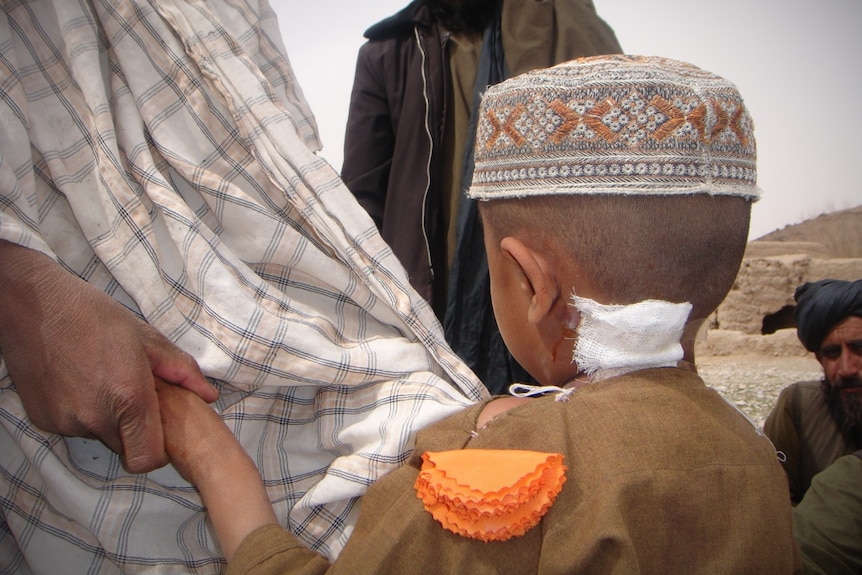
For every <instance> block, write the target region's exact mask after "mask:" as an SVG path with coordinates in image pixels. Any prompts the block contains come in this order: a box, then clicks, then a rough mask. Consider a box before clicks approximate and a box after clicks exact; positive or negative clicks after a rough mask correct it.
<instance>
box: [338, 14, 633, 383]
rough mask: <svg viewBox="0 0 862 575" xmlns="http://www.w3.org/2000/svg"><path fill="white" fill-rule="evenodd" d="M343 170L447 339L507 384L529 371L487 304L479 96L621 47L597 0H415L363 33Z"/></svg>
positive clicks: (484, 374)
mask: <svg viewBox="0 0 862 575" xmlns="http://www.w3.org/2000/svg"><path fill="white" fill-rule="evenodd" d="M365 36H366V37H367V38H368V42H366V43H365V44H364V45H363V46H362V48H360V51H359V55H358V58H357V65H356V76H355V79H354V85H353V93H352V95H351V102H350V111H349V115H348V120H347V132H346V135H345V143H344V163H343V167H342V173H341V176H342V178H343V179H344V182H345V183H346V184H347V187H348V188H349V189H350V190H351V192H352V193H353V194H354V195H355V196H356V198H357V200H358V201H359V203H360V204H361V205H362V206H363V207H364V208H365V209H366V210H367V211H368V213H369V214H370V215H371V217H372V218H373V219H374V221H375V223H376V224H377V227H378V228H379V229H380V231H381V234H382V236H383V238H384V239H385V240H386V241H387V242H388V243H389V245H390V246H392V249H393V251H394V252H395V255H396V256H398V259H399V260H400V261H401V263H402V264H403V265H404V266H405V268H406V269H407V272H408V274H409V277H410V282H411V284H412V285H413V287H414V288H415V289H416V290H417V291H418V292H419V293H420V294H421V295H422V297H423V298H424V299H425V300H426V301H427V302H428V303H429V304H431V305H432V306H433V308H434V311H435V313H436V314H437V317H438V318H440V319H441V321H443V322H444V327H445V331H446V339H447V341H448V342H449V344H450V345H451V346H452V348H453V349H454V350H455V352H457V353H458V354H459V355H460V356H461V357H462V358H463V359H464V361H465V362H466V363H467V364H468V365H469V366H470V367H471V368H472V369H473V370H474V371H475V372H476V374H477V375H478V376H479V377H480V378H481V379H482V381H484V382H485V384H486V386H488V388H489V390H490V391H492V392H494V393H497V392H501V391H504V390H505V389H506V386H508V384H509V383H511V382H513V381H525V380H527V379H529V376H528V375H527V374H526V372H525V371H524V370H523V369H522V368H521V367H520V366H519V365H517V363H516V362H515V361H514V360H513V359H512V358H511V356H510V355H509V353H508V351H507V350H506V347H505V345H504V344H503V341H502V338H501V337H500V335H499V330H498V329H497V326H496V322H495V320H494V314H493V311H492V310H491V303H490V293H489V287H488V285H489V284H488V273H487V262H486V260H485V252H484V246H483V245H482V229H481V224H480V223H479V220H478V214H477V212H476V209H475V205H474V204H473V202H472V201H470V200H468V199H466V198H465V197H464V194H463V186H462V182H469V181H470V176H471V174H472V143H473V131H474V128H473V127H474V126H475V119H474V118H472V113H471V112H472V110H473V109H474V107H476V106H474V104H475V102H476V100H477V98H478V95H479V94H481V92H483V91H484V89H485V88H486V87H487V86H488V85H491V84H495V83H497V82H499V81H501V80H503V79H505V78H507V77H509V76H513V75H517V74H520V73H523V72H526V71H528V70H531V69H535V68H544V67H547V66H550V65H553V64H556V63H559V62H563V61H566V60H570V59H573V58H576V57H580V56H588V55H596V54H607V53H617V52H620V51H621V49H620V46H619V43H618V42H617V40H616V37H615V35H614V33H613V31H612V30H611V28H610V27H609V26H608V25H607V24H606V23H605V22H604V21H603V20H602V19H601V18H599V16H598V15H597V14H596V11H595V7H594V6H593V3H592V0H545V1H543V2H536V1H535V0H505V1H503V0H500V1H498V0H414V1H413V2H411V3H410V4H409V5H408V6H407V7H405V8H404V9H403V10H401V11H400V12H398V13H397V14H395V15H393V16H391V17H389V18H387V19H385V20H383V21H381V22H379V23H377V24H375V25H374V26H372V27H371V28H369V29H368V30H367V31H366V32H365Z"/></svg>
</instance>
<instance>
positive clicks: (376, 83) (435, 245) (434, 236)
mask: <svg viewBox="0 0 862 575" xmlns="http://www.w3.org/2000/svg"><path fill="white" fill-rule="evenodd" d="M365 36H366V37H367V38H368V39H369V41H368V42H367V43H365V44H364V45H363V46H362V47H361V48H360V50H359V55H358V58H357V63H356V76H355V79H354V85H353V93H352V95H351V99H350V112H349V114H348V120H347V132H346V134H345V139H344V163H343V166H342V171H341V177H342V179H343V180H344V182H345V184H347V187H348V188H349V189H350V191H351V192H353V195H354V196H356V199H357V200H358V201H359V203H360V204H361V205H362V207H364V208H365V209H366V211H367V212H368V213H369V214H370V215H371V217H372V218H373V219H374V222H375V223H376V224H377V228H378V229H379V230H380V232H381V234H382V236H383V239H384V240H386V242H387V243H389V245H390V246H392V249H393V251H394V252H395V255H396V256H398V258H399V260H400V261H401V263H402V264H403V265H404V267H405V268H406V269H407V273H408V275H409V277H410V283H411V284H412V285H413V287H414V288H415V289H416V291H418V292H419V294H420V295H421V296H422V297H423V298H424V299H425V300H426V301H428V302H431V301H432V298H433V287H432V284H433V276H434V272H433V269H434V267H436V266H442V265H445V262H446V259H445V258H446V253H445V251H444V244H443V241H444V238H443V235H442V234H443V231H442V226H443V223H442V219H441V218H442V216H441V207H440V201H441V200H440V183H439V179H440V173H441V168H440V162H441V161H442V158H441V155H440V154H434V153H433V151H434V150H435V149H437V148H438V147H439V146H440V145H441V142H442V141H443V124H444V122H445V112H446V110H445V101H446V98H445V94H446V89H447V88H446V83H447V81H448V77H449V66H448V61H447V58H446V57H445V56H446V45H445V43H446V37H445V36H443V35H442V34H441V33H440V30H439V29H438V28H437V26H436V25H435V24H434V23H433V21H432V19H431V12H430V10H429V8H428V7H427V6H425V5H424V4H423V3H422V1H421V0H416V1H414V2H412V3H411V4H410V5H409V6H407V7H406V8H404V9H403V10H401V11H400V12H398V13H397V14H395V15H394V16H391V17H390V18H387V19H386V20H383V21H381V22H379V23H378V24H375V25H374V26H372V27H371V28H369V29H368V30H367V31H366V32H365ZM435 265H436V266H435Z"/></svg>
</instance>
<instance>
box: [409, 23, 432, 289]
mask: <svg viewBox="0 0 862 575" xmlns="http://www.w3.org/2000/svg"><path fill="white" fill-rule="evenodd" d="M413 34H414V36H415V38H416V45H417V46H418V48H419V53H420V54H421V55H422V97H423V98H424V100H425V135H426V136H428V144H429V149H430V152H429V153H428V159H427V161H426V163H425V192H424V193H423V195H422V237H423V238H424V239H425V256H426V257H427V258H428V269H429V270H431V279H432V281H433V279H434V266H433V265H431V241H430V240H429V239H428V225H427V222H426V221H425V218H426V215H427V213H428V192H429V191H430V188H431V156H432V155H433V154H434V138H433V137H432V135H431V128H430V127H429V120H430V118H429V117H428V116H429V115H430V114H431V106H430V104H429V102H428V78H427V77H426V75H425V64H426V58H427V55H426V54H425V49H424V48H423V47H422V39H421V38H420V33H419V27H418V26H414V27H413Z"/></svg>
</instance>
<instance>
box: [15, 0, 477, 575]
mask: <svg viewBox="0 0 862 575" xmlns="http://www.w3.org/2000/svg"><path fill="white" fill-rule="evenodd" d="M315 25H316V23H315ZM320 25H321V26H323V25H324V24H323V23H320ZM324 113H325V111H324ZM318 147H319V143H318V140H317V134H316V126H315V124H314V120H313V118H312V115H311V112H310V110H309V108H308V106H307V104H306V103H305V101H304V99H303V96H302V94H301V91H300V89H299V87H298V86H297V84H296V80H295V78H294V75H293V73H292V70H291V68H290V64H289V62H288V59H287V57H286V56H285V53H284V48H283V45H282V42H281V38H280V36H279V32H278V29H277V26H276V22H275V16H274V13H273V12H272V10H271V9H270V8H269V6H268V5H267V4H266V0H260V1H258V0H208V1H206V2H204V1H203V0H151V1H147V0H53V1H50V0H39V1H37V2H23V1H15V0H9V1H7V0H4V1H3V14H2V17H0V238H2V239H5V240H9V241H11V242H15V243H18V244H21V245H24V246H27V247H30V248H33V249H36V250H40V251H42V252H45V253H47V254H49V255H51V256H52V257H54V258H55V259H57V260H58V261H60V262H61V263H62V265H64V266H65V267H66V268H68V269H69V270H70V271H71V272H72V273H75V274H77V275H78V276H80V277H82V278H84V279H85V280H87V281H88V282H90V283H91V284H93V285H95V286H98V287H99V288H101V289H103V290H104V291H105V292H106V293H108V294H110V295H111V296H113V297H114V298H115V299H117V300H118V301H120V302H122V303H123V304H124V305H126V306H127V307H129V308H130V309H132V310H134V311H135V312H137V313H139V314H140V315H141V316H142V317H143V318H145V319H146V320H147V321H148V322H149V323H150V324H152V325H153V326H155V327H156V328H158V329H159V330H160V331H161V332H162V333H164V334H166V335H167V336H168V337H169V338H170V339H171V340H172V341H174V342H176V343H177V344H178V345H179V346H180V347H181V348H183V349H184V350H186V351H188V352H189V353H191V354H192V355H193V356H194V357H195V358H196V359H197V361H198V362H199V363H200V365H201V368H202V369H203V371H204V373H205V375H207V376H208V377H209V378H211V379H212V380H214V381H215V382H216V384H217V385H219V387H220V389H221V393H222V397H221V399H220V400H219V402H218V403H217V408H218V409H219V411H220V413H221V415H222V418H223V419H224V421H225V422H226V423H227V425H228V426H229V427H230V428H231V429H232V430H233V431H234V433H235V434H236V436H237V437H238V438H239V440H240V441H241V442H242V444H243V445H244V446H245V448H246V450H247V451H248V452H249V453H250V454H251V456H252V457H253V458H254V460H255V461H256V463H257V465H258V467H259V468H260V471H261V473H262V475H263V477H264V480H265V484H266V487H267V489H268V491H269V496H270V499H271V500H272V501H273V505H274V506H275V510H276V513H277V515H278V517H279V518H280V519H281V521H282V522H283V523H284V524H285V525H286V526H288V527H289V528H290V529H291V530H292V531H293V532H294V533H295V534H297V536H298V537H299V538H300V539H301V540H302V541H304V542H305V543H306V544H308V545H309V546H310V547H311V548H313V549H317V550H319V551H320V552H321V553H323V554H324V555H327V556H329V557H334V556H336V555H337V554H338V552H339V550H340V549H341V548H342V546H343V544H344V542H345V540H346V538H347V537H348V536H349V534H350V530H351V526H352V525H353V523H354V520H355V516H356V512H357V509H356V506H355V505H354V503H355V500H356V497H358V496H360V495H361V494H362V493H363V492H364V490H365V488H366V487H367V485H368V484H369V483H371V482H373V481H374V480H375V479H376V478H378V477H379V476H380V475H382V474H385V473H386V472H388V471H390V470H391V469H392V468H393V467H395V466H397V465H399V464H400V463H401V462H403V461H404V459H405V457H406V456H407V454H408V453H409V451H410V449H411V447H412V441H413V436H414V434H415V431H416V430H417V429H419V428H421V427H423V426H425V425H427V424H429V423H430V422H432V421H435V420H438V419H440V418H442V417H444V416H446V415H448V414H450V413H453V412H455V411H457V410H459V409H461V408H462V407H463V406H465V405H467V404H470V403H472V402H474V401H476V400H478V399H480V398H481V397H484V395H485V393H486V392H485V391H484V388H483V387H482V386H481V384H480V383H479V382H478V381H477V380H476V378H475V376H474V375H473V374H472V373H471V372H470V371H469V370H468V369H467V368H466V367H465V366H464V365H463V364H462V363H461V362H460V361H459V360H458V358H457V357H456V356H455V355H454V354H453V353H452V352H451V351H450V349H449V348H448V346H447V345H446V344H445V342H444V340H443V336H442V330H441V328H440V326H439V324H438V323H437V321H436V319H435V318H434V316H433V313H432V312H431V310H430V308H429V307H428V306H427V305H426V304H425V303H424V302H423V301H422V300H421V298H420V297H418V296H417V295H416V294H415V292H413V291H412V289H411V288H410V287H409V283H408V279H407V277H406V274H405V273H404V271H403V269H402V267H401V266H400V265H399V264H398V262H397V260H396V259H395V257H394V256H393V255H392V252H391V251H390V249H389V247H388V246H387V245H386V244H385V243H384V242H383V241H382V240H381V238H380V236H379V235H378V233H377V231H376V229H375V227H374V224H373V222H372V221H371V219H370V218H369V217H368V216H367V215H366V214H365V212H364V211H363V210H362V208H361V207H360V206H359V205H358V204H357V203H356V202H355V201H354V199H353V197H352V196H351V195H350V193H349V191H348V190H347V188H346V187H345V186H344V185H343V184H342V182H341V181H340V180H339V178H338V176H337V174H336V173H335V172H334V171H333V170H332V168H331V167H330V166H329V165H328V164H327V163H326V162H325V161H324V160H322V159H321V158H320V157H318V156H317V155H316V154H315V153H314V151H315V150H316V149H318ZM0 329H2V326H0ZM120 361H121V359H120ZM13 383H14V382H12V381H11V380H10V378H9V376H8V373H7V371H6V369H5V367H4V366H3V364H2V363H0V573H27V572H36V573H89V574H100V573H115V572H120V571H122V572H128V573H136V572H166V573H174V572H194V573H211V572H218V571H219V570H220V569H221V568H222V567H223V565H224V561H223V559H222V558H221V557H220V552H219V549H218V546H217V544H216V542H215V540H214V537H213V533H212V531H211V530H210V528H209V526H208V525H207V522H206V514H205V511H204V510H203V509H202V508H201V502H200V499H199V497H198V495H197V493H196V491H195V490H194V489H193V488H192V487H191V486H189V485H188V484H187V483H186V482H185V481H183V480H182V479H181V478H180V477H179V475H178V474H177V473H176V472H175V471H174V470H173V468H171V467H170V466H168V467H166V468H164V469H161V470H158V471H156V472H153V473H150V474H147V475H129V474H127V473H125V472H124V471H123V469H122V467H121V465H120V461H119V459H118V457H117V456H115V455H114V454H112V453H111V452H110V451H108V450H107V449H106V448H105V447H104V446H103V445H102V444H101V443H99V442H97V441H90V440H85V439H69V438H61V437H58V436H54V435H50V434H46V433H43V432H41V431H39V430H37V429H36V428H34V427H33V426H32V425H31V424H30V422H29V420H28V418H27V416H26V414H25V413H24V411H23V409H22V407H21V403H20V401H19V399H18V396H17V393H16V392H15V390H14V387H13Z"/></svg>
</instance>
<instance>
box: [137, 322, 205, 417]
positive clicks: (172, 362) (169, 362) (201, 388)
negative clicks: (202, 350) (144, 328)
mask: <svg viewBox="0 0 862 575" xmlns="http://www.w3.org/2000/svg"><path fill="white" fill-rule="evenodd" d="M146 350H147V356H148V357H149V360H150V368H151V369H152V371H153V374H154V375H156V376H157V377H160V378H161V379H163V380H164V381H166V382H168V383H172V384H174V385H179V386H181V387H184V388H186V389H188V390H189V391H192V392H194V393H195V394H197V395H198V396H199V397H200V398H201V399H203V400H204V401H206V402H208V403H212V402H213V401H215V400H217V399H218V395H219V394H218V390H217V389H216V388H214V387H213V386H212V385H211V384H210V383H209V381H207V379H206V377H204V374H203V372H201V368H200V366H199V365H198V363H197V361H195V359H194V358H193V357H192V356H191V355H190V354H188V353H186V352H184V351H183V350H181V349H180V348H179V347H177V346H176V345H174V344H173V343H171V342H170V341H169V340H168V339H167V338H165V337H164V336H162V335H161V334H159V333H156V332H153V333H151V335H150V337H149V339H148V341H147V344H146Z"/></svg>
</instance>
